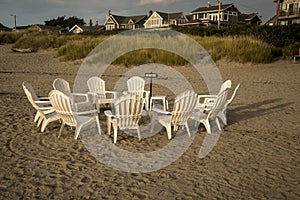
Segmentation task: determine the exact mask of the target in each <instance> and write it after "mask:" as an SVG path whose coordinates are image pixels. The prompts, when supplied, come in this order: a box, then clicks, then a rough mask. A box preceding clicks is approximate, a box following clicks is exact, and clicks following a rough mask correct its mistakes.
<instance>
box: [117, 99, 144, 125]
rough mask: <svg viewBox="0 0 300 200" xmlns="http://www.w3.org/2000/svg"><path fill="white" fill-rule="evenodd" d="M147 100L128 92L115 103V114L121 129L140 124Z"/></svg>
mask: <svg viewBox="0 0 300 200" xmlns="http://www.w3.org/2000/svg"><path fill="white" fill-rule="evenodd" d="M144 103H145V100H144V99H143V98H141V97H139V96H138V95H135V94H127V95H123V96H121V97H120V98H118V99H117V100H116V101H115V103H114V110H115V116H116V119H117V124H118V126H119V128H120V129H126V128H133V127H137V126H138V122H139V119H140V118H141V116H142V109H143V105H144Z"/></svg>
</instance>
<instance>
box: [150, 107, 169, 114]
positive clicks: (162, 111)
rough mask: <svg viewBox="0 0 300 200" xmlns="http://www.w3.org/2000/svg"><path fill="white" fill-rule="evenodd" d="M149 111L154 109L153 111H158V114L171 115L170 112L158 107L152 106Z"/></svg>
mask: <svg viewBox="0 0 300 200" xmlns="http://www.w3.org/2000/svg"><path fill="white" fill-rule="evenodd" d="M151 111H154V112H156V113H159V114H164V115H171V112H168V111H165V110H162V109H159V108H153V109H152V110H151Z"/></svg>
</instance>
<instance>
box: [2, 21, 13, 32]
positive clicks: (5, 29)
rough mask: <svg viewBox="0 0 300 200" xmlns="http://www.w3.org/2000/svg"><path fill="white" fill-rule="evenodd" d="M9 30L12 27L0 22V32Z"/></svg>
mask: <svg viewBox="0 0 300 200" xmlns="http://www.w3.org/2000/svg"><path fill="white" fill-rule="evenodd" d="M9 31H12V29H11V28H8V27H7V26H4V25H3V24H1V23H0V32H9Z"/></svg>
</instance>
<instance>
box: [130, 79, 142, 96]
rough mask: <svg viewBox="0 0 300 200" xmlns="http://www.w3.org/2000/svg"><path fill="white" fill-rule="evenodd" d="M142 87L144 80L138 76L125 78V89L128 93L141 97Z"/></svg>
mask: <svg viewBox="0 0 300 200" xmlns="http://www.w3.org/2000/svg"><path fill="white" fill-rule="evenodd" d="M144 88H145V80H144V79H143V78H141V77H139V76H133V77H131V78H130V79H128V80H127V89H128V92H129V93H133V94H136V95H139V96H140V97H143V93H144Z"/></svg>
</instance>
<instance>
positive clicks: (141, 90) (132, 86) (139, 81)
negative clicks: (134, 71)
mask: <svg viewBox="0 0 300 200" xmlns="http://www.w3.org/2000/svg"><path fill="white" fill-rule="evenodd" d="M127 90H128V92H129V93H132V94H136V95H139V96H140V97H142V98H144V99H145V107H146V110H147V111H148V110H149V98H150V91H147V90H145V80H144V79H143V78H141V77H139V76H133V77H131V78H130V79H128V80H127Z"/></svg>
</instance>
